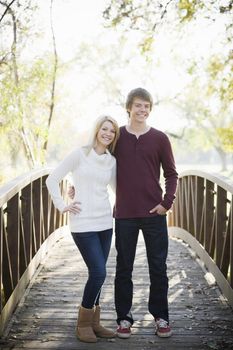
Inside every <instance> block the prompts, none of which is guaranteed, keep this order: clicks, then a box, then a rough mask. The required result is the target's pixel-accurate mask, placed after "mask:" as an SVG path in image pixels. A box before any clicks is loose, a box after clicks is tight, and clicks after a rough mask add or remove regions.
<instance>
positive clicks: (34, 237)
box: [0, 169, 67, 335]
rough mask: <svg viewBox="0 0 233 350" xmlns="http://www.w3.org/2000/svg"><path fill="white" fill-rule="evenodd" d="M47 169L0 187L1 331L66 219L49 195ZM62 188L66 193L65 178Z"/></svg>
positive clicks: (0, 332)
mask: <svg viewBox="0 0 233 350" xmlns="http://www.w3.org/2000/svg"><path fill="white" fill-rule="evenodd" d="M48 173H49V169H40V170H35V171H33V172H31V173H28V174H26V175H23V176H20V177H18V178H16V179H14V180H13V181H11V182H9V183H7V184H6V185H4V186H2V187H1V188H0V283H1V294H0V312H1V318H0V335H1V334H2V332H3V330H4V328H5V326H6V324H7V321H8V320H9V317H10V316H11V314H12V312H13V310H14V308H15V307H16V305H17V303H18V302H19V300H20V299H21V297H22V295H23V293H24V291H25V289H26V287H27V285H28V283H29V281H30V279H31V278H32V276H33V274H34V272H35V270H36V268H37V267H38V265H39V263H40V261H41V259H42V258H43V257H44V255H45V254H46V252H47V250H48V249H49V246H51V245H52V244H53V243H52V242H54V239H55V240H56V239H58V236H59V234H58V231H59V230H57V231H56V229H57V228H59V227H61V226H63V225H65V224H66V223H67V216H66V215H61V214H60V213H59V212H58V211H57V210H56V209H55V208H54V206H53V203H52V201H51V199H50V196H49V195H48V191H47V187H46V184H45V180H46V178H47V176H48ZM62 188H63V191H65V193H66V182H63V184H62ZM54 231H55V233H57V234H54ZM51 234H53V235H51ZM51 236H53V238H52V237H51Z"/></svg>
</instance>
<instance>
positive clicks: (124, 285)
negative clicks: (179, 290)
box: [115, 215, 169, 324]
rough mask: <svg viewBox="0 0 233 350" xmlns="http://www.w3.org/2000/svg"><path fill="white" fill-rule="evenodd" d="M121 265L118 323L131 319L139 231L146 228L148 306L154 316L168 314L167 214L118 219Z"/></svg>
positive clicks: (117, 287)
mask: <svg viewBox="0 0 233 350" xmlns="http://www.w3.org/2000/svg"><path fill="white" fill-rule="evenodd" d="M115 229H116V250H117V266H116V277H115V306H116V312H117V323H118V324H119V323H120V321H121V320H128V321H130V322H131V323H132V324H133V317H132V314H131V312H130V310H131V307H132V298H133V282H132V271H133V264H134V258H135V253H136V246H137V240H138V234H139V230H142V233H143V237H144V241H145V246H146V253H147V260H148V266H149V275H150V293H149V302H148V308H149V312H150V313H151V314H152V315H153V316H154V318H163V319H164V320H166V321H168V322H169V317H168V278H167V265H166V259H167V253H168V233H167V222H166V215H157V216H154V217H149V218H135V219H116V220H115Z"/></svg>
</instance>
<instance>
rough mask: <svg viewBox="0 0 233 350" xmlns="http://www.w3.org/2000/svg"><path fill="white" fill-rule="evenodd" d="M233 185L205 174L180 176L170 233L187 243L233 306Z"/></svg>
mask: <svg viewBox="0 0 233 350" xmlns="http://www.w3.org/2000/svg"><path fill="white" fill-rule="evenodd" d="M232 203H233V183H232V182H230V181H229V179H227V178H223V177H220V176H217V175H213V174H208V173H205V172H202V171H195V170H193V171H186V172H183V173H182V174H181V175H180V178H179V185H178V191H177V198H176V200H175V203H174V206H173V209H172V211H171V212H170V213H169V217H168V219H169V226H170V227H169V232H170V234H171V235H175V236H176V237H178V238H181V239H182V240H184V241H185V242H187V243H188V244H189V245H190V246H191V248H192V249H193V250H194V251H195V252H196V253H197V255H198V256H199V257H200V258H201V260H202V261H203V262H204V264H205V266H206V267H207V269H208V270H209V271H210V272H211V273H212V274H213V275H214V277H215V280H216V282H217V283H218V285H219V287H220V289H221V290H222V293H223V294H224V295H225V297H226V298H227V299H228V301H229V303H230V305H231V306H233V208H232V206H233V204H232Z"/></svg>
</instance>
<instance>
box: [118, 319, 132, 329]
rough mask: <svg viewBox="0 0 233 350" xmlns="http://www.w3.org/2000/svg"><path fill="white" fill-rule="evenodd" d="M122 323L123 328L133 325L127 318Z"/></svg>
mask: <svg viewBox="0 0 233 350" xmlns="http://www.w3.org/2000/svg"><path fill="white" fill-rule="evenodd" d="M120 324H121V328H130V327H131V323H130V322H129V321H127V320H123V321H121V322H120Z"/></svg>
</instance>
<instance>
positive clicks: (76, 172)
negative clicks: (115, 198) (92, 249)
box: [46, 148, 116, 232]
mask: <svg viewBox="0 0 233 350" xmlns="http://www.w3.org/2000/svg"><path fill="white" fill-rule="evenodd" d="M68 173H71V174H72V177H73V185H74V187H75V198H74V199H73V201H78V202H81V205H80V207H81V212H80V213H79V214H72V213H70V220H69V224H70V230H71V232H89V231H102V230H106V229H109V228H112V222H113V219H112V209H111V205H110V201H109V194H108V185H109V184H110V185H111V186H112V187H113V188H114V187H115V181H116V160H115V158H114V157H113V156H112V155H111V154H110V153H109V152H108V151H107V153H105V154H102V155H98V154H97V153H96V152H95V150H94V149H91V151H90V152H89V153H88V152H87V149H85V148H79V149H75V150H74V151H73V152H72V153H70V154H69V155H68V156H67V157H66V158H65V159H64V160H63V161H62V162H61V163H60V164H59V165H58V167H57V168H56V169H55V170H54V171H53V172H52V173H51V174H50V175H49V176H48V178H47V180H46V185H47V187H48V190H49V193H50V195H51V197H52V200H53V203H54V205H55V207H56V208H57V209H58V210H60V211H61V212H62V211H63V210H64V208H65V207H66V206H67V204H66V203H65V202H64V200H63V198H62V195H61V191H60V187H59V183H60V182H61V180H62V179H63V178H64V177H65V176H66V175H67V174H68Z"/></svg>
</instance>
